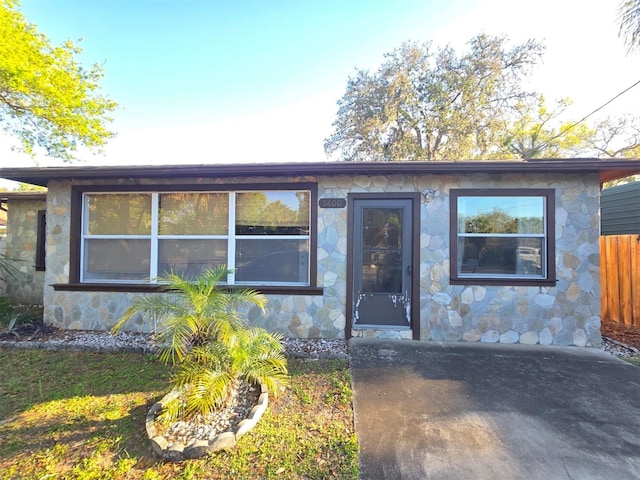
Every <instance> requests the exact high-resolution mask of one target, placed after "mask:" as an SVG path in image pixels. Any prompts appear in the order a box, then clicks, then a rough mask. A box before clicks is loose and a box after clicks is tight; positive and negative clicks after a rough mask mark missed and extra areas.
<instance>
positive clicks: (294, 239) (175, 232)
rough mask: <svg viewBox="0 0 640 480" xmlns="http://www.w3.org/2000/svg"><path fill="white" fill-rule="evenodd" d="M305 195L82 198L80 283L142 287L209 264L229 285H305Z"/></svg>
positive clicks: (308, 209)
mask: <svg viewBox="0 0 640 480" xmlns="http://www.w3.org/2000/svg"><path fill="white" fill-rule="evenodd" d="M310 225H311V191H310V190H273V191H240V190H238V191H223V192H219V191H216V192H208V191H207V192H201V191H198V192H188V191H186V192H176V191H171V192H163V191H153V192H131V193H129V192H127V193H120V192H90V191H86V192H83V194H82V235H81V237H82V238H81V242H80V245H81V246H80V250H81V252H80V282H83V283H143V282H146V281H149V280H150V281H151V282H154V281H155V279H157V278H158V277H162V276H163V275H166V274H167V273H170V272H173V273H177V274H180V275H182V276H185V277H187V278H194V277H196V276H197V275H199V274H200V273H202V272H203V271H205V270H206V269H209V268H212V267H214V266H216V265H223V264H224V265H227V266H228V267H229V268H230V269H231V270H232V272H233V273H232V275H230V277H229V278H228V282H229V284H251V285H296V286H308V285H310V241H311V232H310Z"/></svg>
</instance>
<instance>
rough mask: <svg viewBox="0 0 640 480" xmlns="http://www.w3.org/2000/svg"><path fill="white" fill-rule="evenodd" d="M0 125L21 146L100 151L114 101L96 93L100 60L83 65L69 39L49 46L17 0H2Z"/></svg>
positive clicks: (66, 155) (51, 151) (54, 153)
mask: <svg viewBox="0 0 640 480" xmlns="http://www.w3.org/2000/svg"><path fill="white" fill-rule="evenodd" d="M0 38H2V41H1V42H0V125H2V128H3V130H4V131H5V132H7V133H9V134H11V135H15V136H17V137H18V138H19V140H20V142H21V148H20V149H21V150H22V151H24V152H26V153H28V154H31V155H33V154H34V153H35V149H36V148H38V147H40V148H43V149H44V151H45V152H46V154H47V155H49V156H51V157H54V158H59V159H62V160H65V161H68V160H72V159H73V158H74V153H75V152H77V149H78V147H85V148H88V149H90V150H99V149H100V147H102V146H103V145H104V144H105V143H106V142H107V140H108V139H109V138H111V137H112V136H113V135H114V133H113V132H111V131H109V130H108V129H107V124H108V123H109V122H110V121H111V118H110V117H109V113H110V112H112V111H113V110H114V109H115V108H116V106H117V104H116V103H115V102H114V101H112V100H110V99H109V98H107V97H106V96H104V95H101V94H99V81H100V79H101V78H102V76H103V71H102V68H101V67H100V65H97V64H94V65H93V66H91V67H90V68H88V69H87V68H85V67H83V66H82V65H81V64H80V62H79V60H78V56H79V55H80V53H81V49H80V48H79V47H78V46H77V45H75V44H74V43H73V42H71V41H70V40H68V41H66V42H64V43H63V44H62V45H59V46H53V45H52V44H51V42H50V41H49V39H48V38H47V37H46V36H45V35H44V34H42V33H39V32H38V31H37V28H36V26H35V25H33V24H31V23H29V22H28V21H27V20H26V19H25V17H24V16H23V15H22V13H21V11H20V4H19V2H18V1H17V0H0Z"/></svg>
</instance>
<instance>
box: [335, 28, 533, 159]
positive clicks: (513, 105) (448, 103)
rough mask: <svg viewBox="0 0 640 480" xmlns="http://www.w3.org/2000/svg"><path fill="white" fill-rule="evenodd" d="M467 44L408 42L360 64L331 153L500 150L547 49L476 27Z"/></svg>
mask: <svg viewBox="0 0 640 480" xmlns="http://www.w3.org/2000/svg"><path fill="white" fill-rule="evenodd" d="M468 45H469V50H468V51H467V52H465V53H462V54H457V53H456V52H455V51H454V50H453V49H452V48H450V47H445V48H438V49H434V48H433V47H432V45H431V43H425V44H423V45H418V44H415V43H404V44H402V45H401V47H400V48H398V49H396V50H394V51H393V52H391V53H390V54H387V55H386V59H387V60H386V62H385V63H384V64H383V65H382V66H381V67H380V68H379V69H378V70H377V71H376V72H375V73H373V74H372V73H369V72H368V71H358V72H357V74H356V76H355V78H351V79H349V81H348V84H347V91H346V93H345V94H344V96H343V97H342V98H341V99H340V100H339V101H338V106H339V108H338V113H337V119H336V121H335V122H334V124H333V125H334V127H335V131H334V133H333V135H332V136H331V137H330V138H328V139H327V140H325V151H326V152H327V153H328V154H333V153H334V152H337V151H340V152H341V154H342V157H343V159H345V160H372V161H398V160H423V161H437V160H459V159H482V158H488V157H491V156H494V155H495V153H496V152H497V151H498V150H499V149H500V137H501V135H502V134H503V133H504V131H505V121H507V120H508V119H510V118H511V117H512V116H513V114H514V112H515V111H516V109H517V107H518V106H519V105H522V104H523V102H524V101H525V100H526V99H527V98H529V97H530V96H531V94H530V93H528V92H526V91H525V90H524V89H523V88H522V86H521V82H522V80H523V78H524V76H525V75H526V74H527V73H528V72H529V70H530V68H531V67H532V66H533V65H535V64H536V62H537V61H538V60H539V58H540V56H541V54H542V50H543V49H542V46H541V45H540V44H538V43H536V42H535V41H532V40H530V41H528V42H525V43H523V44H521V45H517V46H515V47H513V48H511V49H508V48H507V42H506V39H505V37H493V36H488V35H484V34H482V35H478V36H476V37H474V38H472V39H471V40H470V41H469V43H468Z"/></svg>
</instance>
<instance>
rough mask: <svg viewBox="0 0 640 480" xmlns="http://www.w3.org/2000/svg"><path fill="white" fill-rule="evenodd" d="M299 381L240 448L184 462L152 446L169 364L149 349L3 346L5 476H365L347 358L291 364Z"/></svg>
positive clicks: (1, 456) (0, 409) (1, 474)
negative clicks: (148, 419)
mask: <svg viewBox="0 0 640 480" xmlns="http://www.w3.org/2000/svg"><path fill="white" fill-rule="evenodd" d="M289 371H290V374H291V385H290V387H289V389H288V390H287V392H286V393H285V394H284V395H282V396H280V397H279V398H277V399H270V404H269V408H268V409H267V412H266V413H265V415H264V416H263V417H262V419H261V420H260V422H259V423H258V425H257V426H256V427H255V428H254V429H253V430H252V431H251V432H249V433H248V434H247V435H245V436H244V437H242V439H240V441H239V442H238V445H237V446H236V448H235V449H233V450H231V451H226V452H224V451H223V452H218V453H214V454H212V455H209V456H208V457H205V458H203V459H198V460H189V461H186V462H183V463H179V464H172V463H165V462H162V461H160V460H159V459H158V458H157V457H155V456H154V455H153V453H152V451H151V447H150V444H149V441H148V439H147V436H146V432H145V429H144V421H145V416H146V414H147V411H148V409H149V408H150V406H151V405H152V404H153V403H154V402H155V401H157V400H158V399H160V398H161V397H162V395H163V394H164V393H166V390H167V389H168V378H169V370H168V367H166V366H164V365H162V364H160V363H159V362H157V361H155V360H154V359H153V358H152V357H149V356H145V355H141V354H124V353H122V354H113V353H108V354H107V353H103V354H97V353H88V352H71V351H63V352H56V351H42V350H13V349H3V348H0V478H2V479H54V478H55V479H83V480H87V479H105V478H114V479H172V478H175V479H189V478H193V479H200V478H234V479H238V478H242V479H251V478H279V479H283V478H287V479H289V478H310V479H311V478H312V479H323V478H331V479H336V478H338V479H356V478H358V466H357V465H358V444H357V440H356V436H355V432H354V428H353V415H352V410H351V386H350V385H351V384H350V377H349V369H348V363H347V361H345V360H320V361H308V362H305V361H302V360H291V361H290V362H289Z"/></svg>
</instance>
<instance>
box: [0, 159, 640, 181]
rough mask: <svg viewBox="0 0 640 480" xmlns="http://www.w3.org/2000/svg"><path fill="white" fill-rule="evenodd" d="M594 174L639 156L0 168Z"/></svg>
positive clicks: (46, 177) (624, 166)
mask: <svg viewBox="0 0 640 480" xmlns="http://www.w3.org/2000/svg"><path fill="white" fill-rule="evenodd" d="M551 172H555V173H598V174H599V176H600V181H601V182H606V181H611V180H615V179H618V178H622V177H626V176H629V175H634V174H638V173H640V160H620V159H606V160H601V159H548V160H531V161H458V162H308V163H305V162H299V163H252V164H218V165H211V164H207V165H164V166H159V165H144V166H119V167H113V166H98V167H91V166H89V167H87V166H83V167H36V168H4V169H0V177H2V178H6V179H8V180H14V181H18V182H24V183H29V184H33V185H41V186H47V184H48V182H49V181H51V180H66V179H78V180H80V179H106V178H163V177H172V178H176V177H179V178H188V177H236V176H240V177H246V176H260V177H276V176H277V177H280V176H301V175H373V174H376V175H391V174H418V175H427V174H452V173H485V174H501V173H551Z"/></svg>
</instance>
